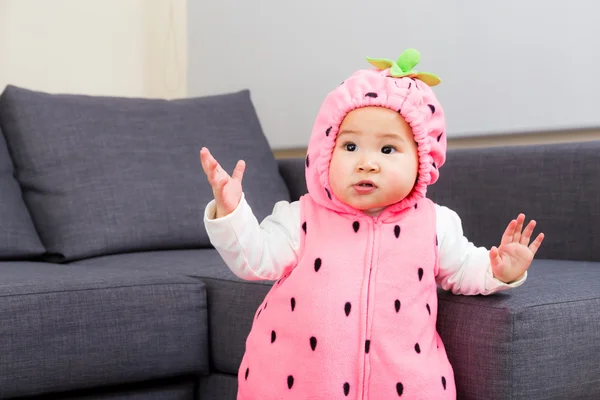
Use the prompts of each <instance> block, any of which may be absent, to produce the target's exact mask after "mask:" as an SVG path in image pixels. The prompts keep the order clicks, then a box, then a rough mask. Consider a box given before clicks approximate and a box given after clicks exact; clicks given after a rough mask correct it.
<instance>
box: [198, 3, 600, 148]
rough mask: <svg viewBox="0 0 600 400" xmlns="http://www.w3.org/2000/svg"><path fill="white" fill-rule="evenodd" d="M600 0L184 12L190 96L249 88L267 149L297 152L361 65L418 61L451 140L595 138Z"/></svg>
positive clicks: (201, 7)
mask: <svg viewBox="0 0 600 400" xmlns="http://www.w3.org/2000/svg"><path fill="white" fill-rule="evenodd" d="M598 15H600V3H599V2H598V1H597V0H572V1H569V2H566V1H562V0H560V1H559V0H527V1H523V0H502V1H482V0H444V1H435V0H423V1H416V2H407V1H398V0H380V1H378V2H366V1H364V0H327V1H323V0H304V1H294V2H292V1H281V0H261V1H259V2H252V1H243V0H220V1H212V2H207V1H200V0H192V1H190V3H189V6H188V18H189V20H188V25H189V37H188V46H189V53H188V60H189V76H188V85H189V92H188V93H189V95H204V94H212V93H222V92H228V91H234V90H240V89H243V88H249V89H250V90H251V92H252V98H253V101H254V103H255V106H256V108H257V110H258V114H259V117H260V119H261V122H262V125H263V128H264V130H265V134H266V135H267V137H268V139H269V141H270V143H271V145H272V147H273V148H275V149H282V148H294V147H304V146H305V145H306V143H307V142H308V138H309V136H310V130H311V128H312V124H313V121H314V118H315V115H316V112H317V110H318V107H319V105H320V103H321V101H322V100H323V97H324V96H325V95H326V93H327V92H328V91H329V90H331V89H333V88H334V87H336V86H337V85H338V84H339V82H340V81H341V80H343V79H344V78H345V77H346V76H347V75H348V74H350V73H351V72H352V71H354V70H355V69H358V68H365V67H369V65H368V64H367V63H366V61H365V56H371V57H387V58H394V59H395V58H396V57H397V56H398V55H399V52H400V51H401V50H403V49H404V48H407V47H416V48H417V49H419V50H420V51H421V53H422V62H421V64H419V66H418V67H417V69H420V70H425V71H431V72H435V73H437V74H439V75H440V76H441V77H442V79H443V83H442V84H441V85H440V86H439V87H436V92H437V93H438V96H439V98H440V100H441V101H442V104H443V105H444V108H445V110H446V113H447V119H448V136H449V138H450V140H453V139H456V138H464V137H469V136H482V135H490V137H491V135H511V134H521V133H523V132H547V131H554V130H564V129H568V130H577V129H581V128H586V129H594V128H598V127H600V112H599V111H598V100H597V99H598V93H600V79H595V71H596V70H597V69H598V65H600V23H599V21H600V19H599V17H598Z"/></svg>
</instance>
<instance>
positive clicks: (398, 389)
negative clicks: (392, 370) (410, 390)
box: [396, 382, 404, 396]
mask: <svg viewBox="0 0 600 400" xmlns="http://www.w3.org/2000/svg"><path fill="white" fill-rule="evenodd" d="M396 392H398V396H402V393H404V385H403V384H401V383H400V382H398V383H396Z"/></svg>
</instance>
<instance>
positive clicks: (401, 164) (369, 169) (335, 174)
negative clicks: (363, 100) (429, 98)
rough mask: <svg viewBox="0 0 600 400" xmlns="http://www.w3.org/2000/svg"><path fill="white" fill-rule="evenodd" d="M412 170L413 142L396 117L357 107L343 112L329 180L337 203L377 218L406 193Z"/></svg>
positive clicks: (404, 124)
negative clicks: (345, 112) (343, 115)
mask: <svg viewBox="0 0 600 400" xmlns="http://www.w3.org/2000/svg"><path fill="white" fill-rule="evenodd" d="M418 167H419V156H418V153H417V144H416V143H415V140H414V136H413V133H412V129H411V127H410V125H409V124H408V123H407V122H406V121H405V120H404V118H402V116H401V115H400V113H398V112H395V111H393V110H390V109H388V108H383V107H363V108H358V109H356V110H354V111H351V112H349V113H348V114H347V115H346V117H345V118H344V121H343V122H342V125H341V126H340V130H339V133H338V136H337V138H336V143H335V148H334V150H333V154H332V158H331V164H330V166H329V182H330V185H331V189H332V191H333V193H334V194H335V196H336V197H337V198H338V199H339V200H341V201H343V202H344V203H346V204H348V205H350V206H352V207H354V208H356V209H359V210H363V211H364V212H366V213H367V214H369V215H377V214H378V213H379V212H381V210H383V209H384V208H385V207H386V206H389V205H391V204H394V203H396V202H398V201H400V200H402V199H404V198H405V197H406V196H407V195H408V194H409V193H410V192H411V190H412V188H413V186H414V185H415V181H416V179H417V171H418Z"/></svg>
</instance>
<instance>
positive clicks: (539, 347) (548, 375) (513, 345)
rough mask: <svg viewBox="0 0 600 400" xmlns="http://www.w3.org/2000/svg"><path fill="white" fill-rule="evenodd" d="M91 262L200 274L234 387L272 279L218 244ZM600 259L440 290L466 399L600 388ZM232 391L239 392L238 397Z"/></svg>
mask: <svg viewBox="0 0 600 400" xmlns="http://www.w3.org/2000/svg"><path fill="white" fill-rule="evenodd" d="M80 263H82V264H85V265H87V266H89V267H94V266H97V265H107V266H111V267H113V268H123V269H127V270H133V269H135V268H140V269H143V270H145V271H154V272H159V271H163V272H165V273H166V272H169V273H171V274H181V275H183V276H187V277H195V278H198V279H201V280H202V281H203V282H204V283H205V284H206V290H207V295H208V309H209V321H210V323H209V325H210V326H209V330H210V356H211V365H212V366H213V368H214V371H213V372H216V373H221V374H228V375H229V376H230V377H229V378H227V377H226V376H224V377H222V378H220V379H221V380H220V381H219V382H211V381H209V380H206V379H205V380H204V381H203V382H205V384H207V385H210V384H214V385H217V386H218V385H220V384H222V383H223V382H225V381H227V382H229V383H230V384H232V378H233V377H231V375H235V374H237V370H238V366H239V363H240V362H241V359H242V355H243V352H244V347H245V341H246V336H247V334H248V332H249V330H250V327H251V324H252V320H253V318H254V315H255V312H256V310H257V308H258V306H259V305H260V303H261V302H262V300H263V298H264V297H265V295H266V294H267V292H268V290H269V289H270V288H271V284H272V282H265V281H263V282H250V281H242V280H240V279H239V278H237V277H235V276H234V275H233V274H232V273H231V271H229V269H228V268H227V267H226V266H225V264H224V262H223V261H222V260H221V258H220V256H219V254H218V253H217V252H216V251H215V250H212V249H205V250H181V251H160V252H147V253H136V254H123V255H116V256H105V257H100V258H94V259H89V260H85V261H81V262H80ZM599 282H600V263H598V262H578V261H560V260H541V259H536V260H534V262H533V264H532V266H531V268H530V269H529V277H528V280H527V282H526V283H525V284H524V285H523V286H521V287H519V288H516V289H513V290H511V291H509V292H503V293H498V294H494V295H491V296H457V295H453V294H451V293H449V292H445V291H442V290H440V291H439V316H438V331H439V332H440V335H441V337H442V339H443V341H444V344H445V346H446V348H447V352H448V357H449V358H450V361H451V362H452V365H453V366H454V370H455V377H456V380H457V386H458V388H459V393H458V396H459V398H460V399H488V400H494V399H512V398H513V397H507V396H509V395H510V393H525V394H526V396H525V397H518V398H519V399H521V398H522V399H533V398H536V399H537V398H540V399H541V398H543V399H563V398H571V397H569V396H571V395H572V394H573V393H576V394H577V397H576V398H582V399H587V398H594V395H595V394H596V393H600V363H599V362H598V360H596V359H595V355H597V354H600V313H598V310H599V309H600V284H599ZM232 398H233V397H232Z"/></svg>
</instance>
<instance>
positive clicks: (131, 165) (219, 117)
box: [0, 86, 289, 260]
mask: <svg viewBox="0 0 600 400" xmlns="http://www.w3.org/2000/svg"><path fill="white" fill-rule="evenodd" d="M0 123H1V124H2V127H3V129H4V130H5V132H4V133H5V135H6V139H7V142H8V147H9V149H10V150H11V153H12V156H13V160H14V163H15V165H16V169H17V179H18V180H19V182H20V183H21V186H22V187H23V188H24V198H25V201H26V203H27V205H28V207H29V209H30V211H31V214H32V216H33V219H34V221H35V224H36V226H37V227H38V231H39V233H40V236H41V238H42V240H43V242H44V244H45V245H46V248H47V249H48V251H49V252H51V253H52V254H54V255H55V257H56V258H58V259H60V260H74V259H79V258H84V257H90V256H96V255H103V254H111V253H119V252H128V251H140V250H159V249H184V248H198V247H208V246H209V245H210V243H209V240H208V235H207V234H206V231H205V229H204V226H203V223H202V214H203V208H204V206H205V205H206V204H207V203H208V202H209V201H210V200H211V199H212V190H211V188H210V185H209V184H208V182H207V180H206V177H205V175H204V172H203V171H202V167H201V165H200V160H199V150H200V148H201V147H202V146H206V147H208V148H209V149H210V150H211V151H212V152H213V154H214V155H215V157H216V158H217V159H218V160H219V161H220V162H221V163H222V165H223V167H224V168H225V169H226V170H227V171H229V172H231V171H232V169H233V167H234V166H235V163H236V162H237V161H238V159H244V160H245V161H246V163H247V169H246V174H245V176H244V190H245V193H246V196H247V198H248V202H249V203H250V205H251V206H252V208H253V210H254V212H255V213H256V216H257V217H258V218H259V219H262V218H264V217H265V216H267V215H268V214H269V213H270V212H271V211H272V209H273V205H274V204H275V203H276V202H277V201H279V200H284V199H288V198H289V193H288V191H287V188H286V186H285V183H284V182H283V179H282V178H281V176H280V175H279V173H278V168H277V164H276V162H275V159H274V157H273V155H272V153H271V151H270V148H269V145H268V143H267V140H266V138H265V136H264V134H263V132H262V130H261V127H260V123H259V121H258V117H257V115H256V112H255V110H254V107H253V105H252V102H251V99H250V93H249V91H247V90H245V91H240V92H237V93H229V94H223V95H215V96H208V97H202V98H190V99H180V100H172V101H167V100H158V99H133V98H109V97H90V96H83V95H59V94H46V93H40V92H34V91H30V90H25V89H21V88H18V87H14V86H8V87H7V88H6V90H5V91H4V93H3V94H2V96H1V97H0Z"/></svg>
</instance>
